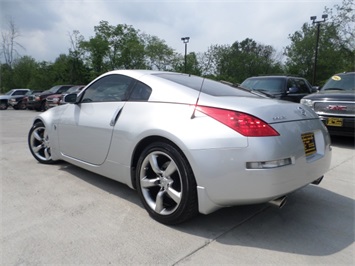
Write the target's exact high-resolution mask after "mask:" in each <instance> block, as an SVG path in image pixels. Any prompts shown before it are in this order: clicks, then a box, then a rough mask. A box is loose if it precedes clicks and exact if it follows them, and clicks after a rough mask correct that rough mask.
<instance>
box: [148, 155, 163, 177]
mask: <svg viewBox="0 0 355 266" xmlns="http://www.w3.org/2000/svg"><path fill="white" fill-rule="evenodd" d="M149 163H150V166H151V167H152V169H153V171H154V172H155V173H156V174H160V173H161V172H162V171H161V170H160V168H159V165H158V161H157V156H156V155H155V154H151V155H150V156H149Z"/></svg>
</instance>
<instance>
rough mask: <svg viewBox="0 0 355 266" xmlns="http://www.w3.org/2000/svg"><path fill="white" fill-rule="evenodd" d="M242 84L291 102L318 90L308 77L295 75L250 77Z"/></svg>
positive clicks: (298, 100)
mask: <svg viewBox="0 0 355 266" xmlns="http://www.w3.org/2000/svg"><path fill="white" fill-rule="evenodd" d="M240 86H241V87H244V88H246V89H250V90H255V91H260V92H263V93H265V94H268V95H270V96H271V97H274V98H277V99H280V100H286V101H291V102H300V100H301V99H302V98H303V97H304V96H306V95H308V94H311V93H313V92H316V91H317V89H316V88H315V87H312V85H311V84H310V83H309V82H308V81H307V80H306V79H304V78H300V77H294V76H258V77H250V78H247V79H246V80H244V81H243V82H242V84H240Z"/></svg>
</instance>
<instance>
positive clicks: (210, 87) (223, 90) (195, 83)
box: [155, 73, 253, 96]
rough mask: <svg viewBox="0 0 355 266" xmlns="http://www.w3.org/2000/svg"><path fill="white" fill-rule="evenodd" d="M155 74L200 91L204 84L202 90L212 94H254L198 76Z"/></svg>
mask: <svg viewBox="0 0 355 266" xmlns="http://www.w3.org/2000/svg"><path fill="white" fill-rule="evenodd" d="M155 75H156V76H159V77H161V78H164V79H167V80H170V81H173V82H175V83H178V84H180V85H183V86H186V87H189V88H191V89H194V90H197V91H200V90H201V86H203V88H202V92H203V93H206V94H209V95H212V96H253V95H252V94H250V93H249V92H247V91H243V90H241V89H238V88H236V87H232V86H230V85H227V84H223V83H221V82H218V81H214V80H210V79H205V78H201V77H197V76H192V75H186V74H175V73H163V74H155Z"/></svg>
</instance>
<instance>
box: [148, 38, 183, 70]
mask: <svg viewBox="0 0 355 266" xmlns="http://www.w3.org/2000/svg"><path fill="white" fill-rule="evenodd" d="M142 39H143V40H144V43H145V65H146V67H147V68H148V69H157V70H164V71H170V70H173V66H174V65H176V64H177V62H178V61H179V60H180V58H179V56H178V54H176V53H175V52H174V50H173V49H172V48H170V47H169V46H168V45H167V44H166V43H165V41H164V40H160V39H159V38H158V37H156V36H150V35H146V34H142Z"/></svg>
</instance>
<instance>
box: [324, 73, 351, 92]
mask: <svg viewBox="0 0 355 266" xmlns="http://www.w3.org/2000/svg"><path fill="white" fill-rule="evenodd" d="M321 90H346V91H354V90H355V73H351V74H339V75H335V76H333V77H331V78H330V79H329V80H328V81H327V82H326V83H325V84H324V86H323V87H322V89H321Z"/></svg>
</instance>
